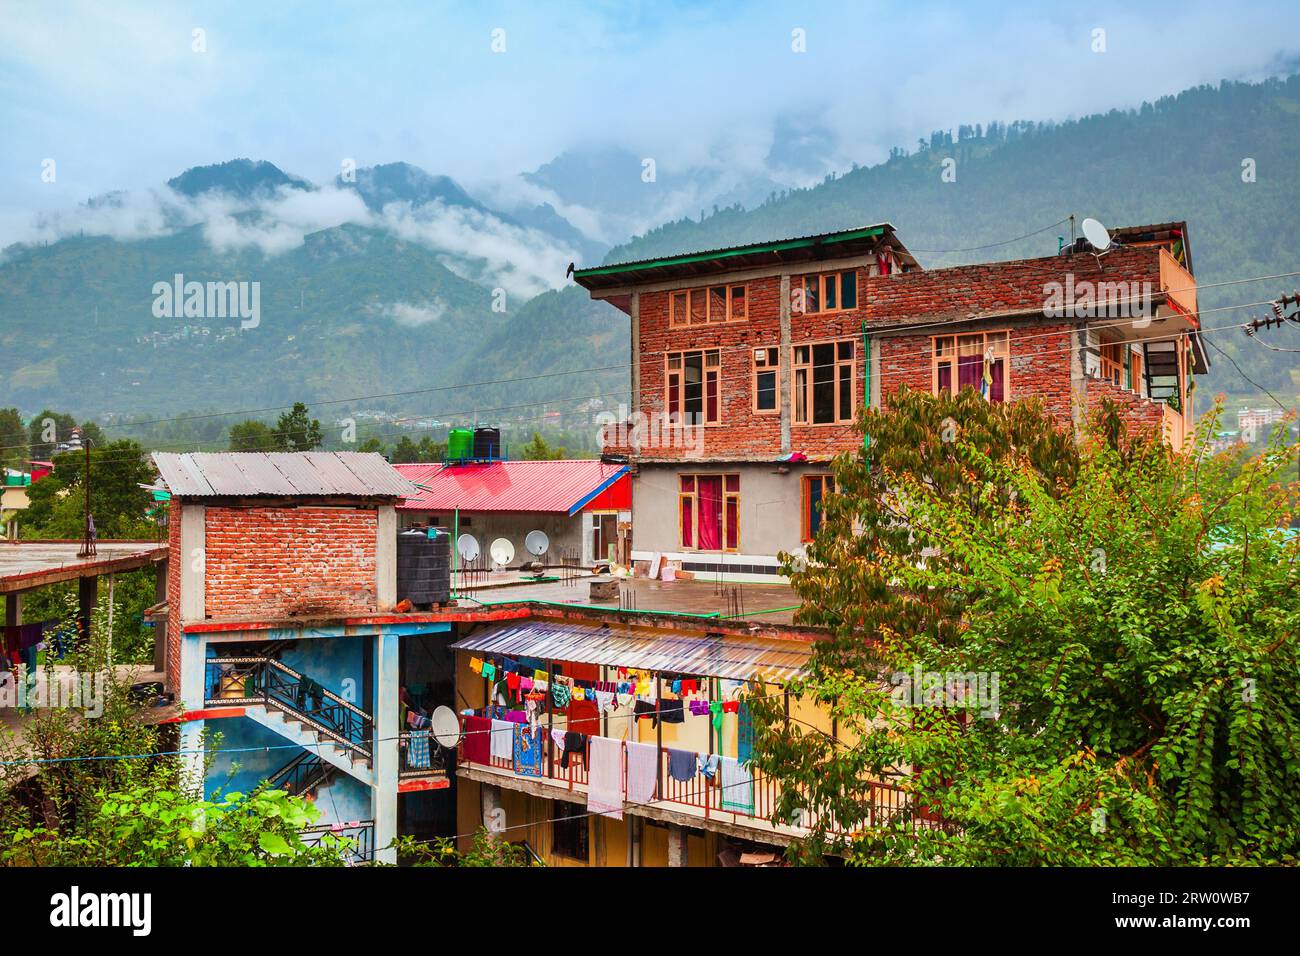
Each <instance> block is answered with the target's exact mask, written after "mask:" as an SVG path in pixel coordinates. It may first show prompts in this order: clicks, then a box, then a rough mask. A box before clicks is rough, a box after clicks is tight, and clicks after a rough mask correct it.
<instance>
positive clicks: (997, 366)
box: [989, 359, 1006, 402]
mask: <svg viewBox="0 0 1300 956" xmlns="http://www.w3.org/2000/svg"><path fill="white" fill-rule="evenodd" d="M989 365H990V366H991V368H990V369H989V375H990V377H991V378H992V379H993V382H992V383H991V384H990V385H989V401H990V402H1001V401H1005V400H1006V393H1005V391H1004V390H1005V388H1006V386H1005V385H1004V384H1003V380H1004V379H1005V377H1006V376H1005V373H1004V369H1003V362H1002V359H995V360H994V361H992V362H990V363H989Z"/></svg>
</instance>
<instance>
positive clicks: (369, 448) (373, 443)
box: [357, 435, 384, 455]
mask: <svg viewBox="0 0 1300 956" xmlns="http://www.w3.org/2000/svg"><path fill="white" fill-rule="evenodd" d="M357 451H359V452H363V453H374V454H379V455H382V454H383V453H384V443H383V442H382V441H380V440H379V439H378V438H375V437H374V436H373V435H372V436H371V437H369V438H367V439H366V440H365V441H363V442H362V443H361V444H359V445H357Z"/></svg>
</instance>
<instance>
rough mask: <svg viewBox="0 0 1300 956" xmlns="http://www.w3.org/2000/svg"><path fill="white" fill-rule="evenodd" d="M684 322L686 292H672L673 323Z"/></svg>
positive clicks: (681, 323) (679, 323)
mask: <svg viewBox="0 0 1300 956" xmlns="http://www.w3.org/2000/svg"><path fill="white" fill-rule="evenodd" d="M685 324H686V293H685V292H674V293H673V325H685Z"/></svg>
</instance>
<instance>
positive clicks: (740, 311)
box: [731, 285, 749, 319]
mask: <svg viewBox="0 0 1300 956" xmlns="http://www.w3.org/2000/svg"><path fill="white" fill-rule="evenodd" d="M745 303H746V298H745V287H744V286H743V285H733V286H732V287H731V317H732V319H744V318H748V317H749V311H748V309H747V307H746V305H745Z"/></svg>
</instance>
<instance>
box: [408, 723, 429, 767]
mask: <svg viewBox="0 0 1300 956" xmlns="http://www.w3.org/2000/svg"><path fill="white" fill-rule="evenodd" d="M406 765H407V766H408V767H411V768H413V769H416V770H428V769H429V734H428V732H427V731H426V732H425V733H422V734H411V736H410V737H408V738H407V741H406Z"/></svg>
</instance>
